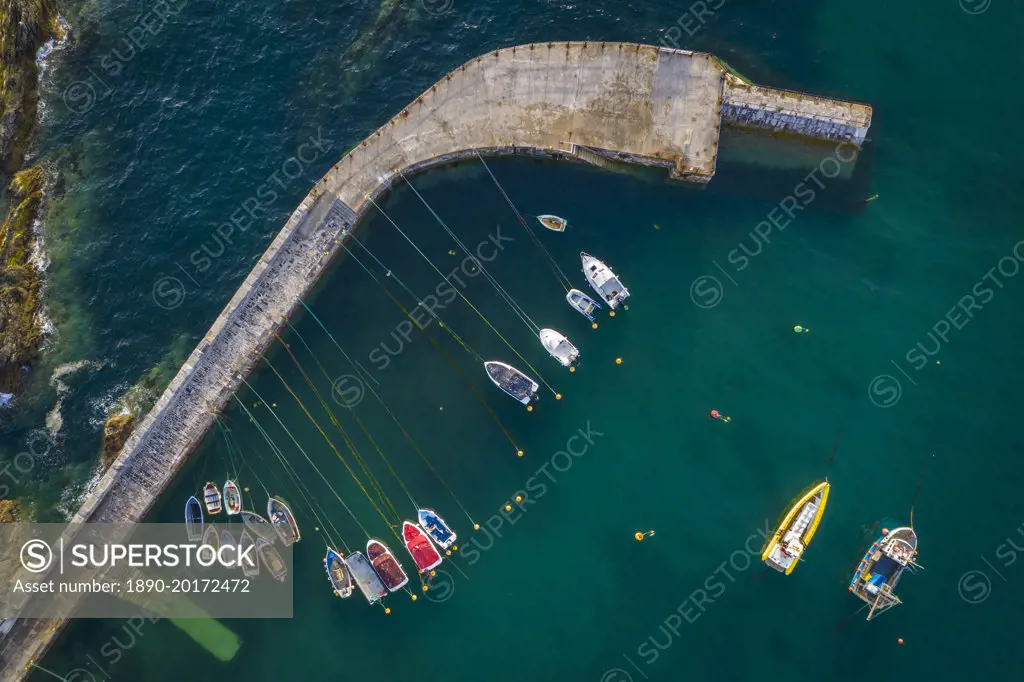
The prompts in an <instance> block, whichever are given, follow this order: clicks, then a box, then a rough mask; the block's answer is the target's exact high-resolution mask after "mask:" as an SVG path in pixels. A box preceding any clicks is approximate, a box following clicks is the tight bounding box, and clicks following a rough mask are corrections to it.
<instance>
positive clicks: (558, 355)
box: [539, 329, 580, 367]
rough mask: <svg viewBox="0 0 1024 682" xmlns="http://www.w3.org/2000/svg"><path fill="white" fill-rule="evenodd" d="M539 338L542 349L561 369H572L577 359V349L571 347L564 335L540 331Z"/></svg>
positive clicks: (578, 352) (550, 330)
mask: <svg viewBox="0 0 1024 682" xmlns="http://www.w3.org/2000/svg"><path fill="white" fill-rule="evenodd" d="M539 336H540V342H541V345H543V346H544V349H545V350H546V351H547V352H548V353H550V354H551V357H553V358H554V359H555V360H558V362H559V364H561V365H562V366H563V367H572V366H573V364H575V363H576V361H577V360H578V359H579V357H580V350H579V348H577V347H576V346H574V345H572V343H571V342H570V341H569V339H567V338H565V335H564V334H561V333H559V332H556V331H555V330H554V329H541V330H540V335H539Z"/></svg>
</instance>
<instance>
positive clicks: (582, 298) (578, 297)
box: [565, 289, 601, 322]
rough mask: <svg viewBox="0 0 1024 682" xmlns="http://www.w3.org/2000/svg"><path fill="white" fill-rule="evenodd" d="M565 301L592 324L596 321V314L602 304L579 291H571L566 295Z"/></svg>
mask: <svg viewBox="0 0 1024 682" xmlns="http://www.w3.org/2000/svg"><path fill="white" fill-rule="evenodd" d="M565 300H566V301H568V302H569V305H571V306H572V307H573V308H574V309H576V310H578V311H579V313H580V314H581V315H583V317H585V318H587V319H588V320H590V321H591V322H593V321H594V314H595V313H596V312H597V311H598V310H600V309H601V304H600V303H598V302H597V301H595V300H594V299H592V298H590V297H589V296H587V295H586V294H585V293H583V292H582V291H580V290H579V289H570V290H569V293H567V294H566V295H565Z"/></svg>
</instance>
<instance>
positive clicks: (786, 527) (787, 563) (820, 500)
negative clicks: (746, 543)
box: [761, 481, 830, 575]
mask: <svg viewBox="0 0 1024 682" xmlns="http://www.w3.org/2000/svg"><path fill="white" fill-rule="evenodd" d="M829 488H830V485H829V482H828V481H824V482H822V483H817V484H815V485H814V486H813V487H811V489H810V490H808V491H806V492H805V493H803V494H802V495H800V497H798V498H797V499H796V500H795V501H794V502H793V503H792V504H791V505H790V506H789V508H788V509H787V510H786V512H785V514H783V516H782V520H781V521H780V522H779V525H778V527H777V528H776V529H775V533H773V534H772V536H771V537H770V538H769V539H768V543H767V544H766V545H765V548H764V551H763V552H762V553H761V561H763V562H765V563H766V564H768V565H769V566H771V567H772V568H774V569H775V570H776V571H779V572H781V573H785V574H786V575H789V574H790V573H792V572H793V569H795V568H796V565H797V562H799V561H800V558H801V557H802V556H803V554H804V550H805V549H806V548H807V545H809V544H810V543H811V538H813V537H814V533H815V531H817V530H818V524H819V523H820V522H821V517H822V515H823V514H824V513H825V504H826V503H827V502H828V491H829Z"/></svg>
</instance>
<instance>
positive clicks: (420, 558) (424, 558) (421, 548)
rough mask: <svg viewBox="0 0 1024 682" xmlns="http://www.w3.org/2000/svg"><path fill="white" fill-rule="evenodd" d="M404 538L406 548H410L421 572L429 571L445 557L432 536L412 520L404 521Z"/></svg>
mask: <svg viewBox="0 0 1024 682" xmlns="http://www.w3.org/2000/svg"><path fill="white" fill-rule="evenodd" d="M402 539H403V540H404V541H405V548H406V549H407V550H409V555H410V556H411V557H412V560H413V562H414V563H415V564H416V568H417V569H419V571H420V573H429V572H430V571H432V570H434V569H435V568H437V567H438V566H440V565H441V562H442V561H444V559H443V558H442V557H441V553H440V552H438V551H437V549H436V548H435V547H434V545H433V543H431V542H430V538H428V537H427V534H426V533H424V532H423V529H421V528H420V527H419V526H417V525H416V524H415V523H412V522H411V521H404V522H402Z"/></svg>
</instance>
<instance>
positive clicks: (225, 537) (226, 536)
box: [220, 528, 238, 561]
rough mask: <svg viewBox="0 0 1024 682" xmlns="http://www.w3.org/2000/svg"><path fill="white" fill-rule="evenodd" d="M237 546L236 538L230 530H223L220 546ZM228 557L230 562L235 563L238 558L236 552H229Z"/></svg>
mask: <svg viewBox="0 0 1024 682" xmlns="http://www.w3.org/2000/svg"><path fill="white" fill-rule="evenodd" d="M237 544H238V543H236V542H235V536H234V535H232V534H231V531H230V530H228V529H227V528H225V529H224V530H222V531H221V532H220V546H221V547H235V546H236V545H237ZM227 557H230V559H228V560H229V561H234V560H235V558H236V557H235V553H234V552H229V553H228V554H227Z"/></svg>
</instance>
